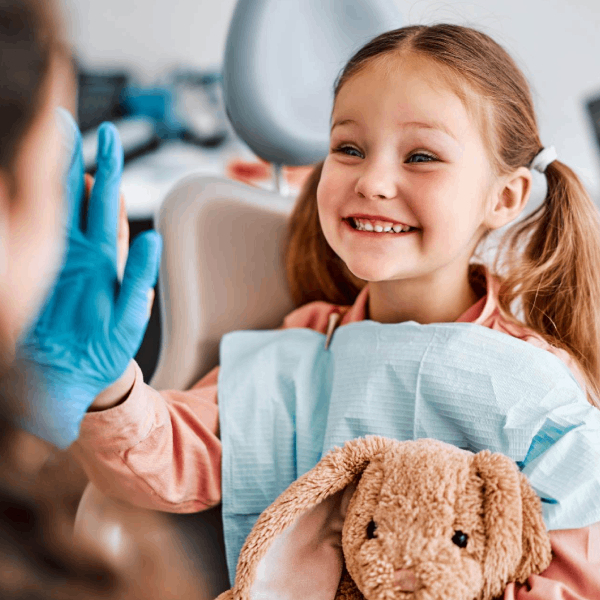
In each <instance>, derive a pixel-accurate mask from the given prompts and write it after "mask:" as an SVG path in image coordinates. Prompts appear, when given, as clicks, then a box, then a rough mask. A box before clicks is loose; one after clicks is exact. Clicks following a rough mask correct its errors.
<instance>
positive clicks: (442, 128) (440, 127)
mask: <svg viewBox="0 0 600 600" xmlns="http://www.w3.org/2000/svg"><path fill="white" fill-rule="evenodd" d="M349 124H353V125H357V122H356V121H355V120H354V119H341V120H339V121H335V123H334V124H333V125H332V126H331V129H330V133H331V132H332V131H333V130H334V129H335V128H336V127H341V126H342V125H349ZM400 126H401V127H417V128H419V129H437V130H438V131H441V132H442V133H445V134H446V135H448V136H450V137H451V138H452V139H453V140H455V141H458V140H457V139H456V136H455V135H454V134H453V133H452V131H450V129H448V127H446V125H444V123H441V122H440V121H432V122H431V123H424V122H421V121H410V122H409V123H402V124H401V125H400Z"/></svg>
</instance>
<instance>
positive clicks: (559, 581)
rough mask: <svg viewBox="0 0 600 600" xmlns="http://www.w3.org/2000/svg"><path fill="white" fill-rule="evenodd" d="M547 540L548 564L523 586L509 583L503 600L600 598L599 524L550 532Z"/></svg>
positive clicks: (588, 599)
mask: <svg viewBox="0 0 600 600" xmlns="http://www.w3.org/2000/svg"><path fill="white" fill-rule="evenodd" d="M550 540H551V542H552V553H553V558H552V562H551V563H550V566H549V567H548V568H547V569H546V570H545V571H544V572H543V573H542V574H541V575H533V576H531V577H530V578H529V579H528V580H527V583H526V584H525V585H515V584H514V583H511V584H510V585H509V586H508V587H507V588H506V590H505V592H504V598H503V600H598V599H600V523H596V524H594V525H591V526H590V527H584V528H582V529H565V530H562V531H551V532H550Z"/></svg>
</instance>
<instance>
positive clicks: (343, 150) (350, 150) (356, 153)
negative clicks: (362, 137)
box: [334, 146, 363, 158]
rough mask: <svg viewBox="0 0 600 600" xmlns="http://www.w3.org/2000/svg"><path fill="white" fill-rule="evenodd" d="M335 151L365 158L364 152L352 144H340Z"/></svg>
mask: <svg viewBox="0 0 600 600" xmlns="http://www.w3.org/2000/svg"><path fill="white" fill-rule="evenodd" d="M334 152H338V153H339V154H345V155H346V156H357V157H358V158H363V155H362V153H361V152H360V151H359V150H357V149H356V148H354V147H352V146H338V147H337V148H336V149H335V150H334Z"/></svg>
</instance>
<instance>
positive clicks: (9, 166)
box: [0, 0, 66, 196]
mask: <svg viewBox="0 0 600 600" xmlns="http://www.w3.org/2000/svg"><path fill="white" fill-rule="evenodd" d="M54 4H55V3H54V0H43V1H39V0H0V55H1V56H2V69H1V70H0V170H1V171H2V172H3V173H4V175H5V176H6V177H7V180H8V182H9V183H10V185H11V186H12V188H13V189H12V190H11V192H12V193H13V196H14V194H15V193H16V185H17V182H16V180H15V179H14V176H13V173H14V166H15V165H14V163H15V160H16V157H17V156H18V155H19V151H20V147H21V143H22V141H23V138H24V137H25V136H26V134H27V132H28V131H29V129H30V127H31V126H32V125H33V123H34V121H35V118H36V116H37V115H38V114H39V112H40V111H41V108H42V107H43V105H44V102H45V101H46V94H47V88H48V86H49V83H50V70H51V63H52V59H53V58H54V56H55V55H57V54H58V53H64V52H66V46H65V44H64V42H63V38H62V32H61V29H60V22H59V19H58V18H57V16H56V12H55V10H53V7H54Z"/></svg>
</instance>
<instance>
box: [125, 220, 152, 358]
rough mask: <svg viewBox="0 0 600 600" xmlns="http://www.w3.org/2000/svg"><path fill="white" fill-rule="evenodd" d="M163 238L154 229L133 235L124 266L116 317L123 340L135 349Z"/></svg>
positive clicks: (140, 332)
mask: <svg viewBox="0 0 600 600" xmlns="http://www.w3.org/2000/svg"><path fill="white" fill-rule="evenodd" d="M161 251H162V239H161V237H160V235H159V234H158V233H157V232H156V231H146V232H144V233H141V234H140V235H138V236H136V238H135V240H134V241H133V244H131V248H130V249H129V257H128V259H127V264H126V266H125V274H124V275H123V282H122V284H121V289H120V291H119V296H118V298H117V303H116V305H115V320H116V324H117V328H118V330H119V332H120V334H121V336H122V339H124V340H128V343H130V344H131V345H132V346H133V350H134V353H135V352H137V350H138V348H139V344H140V343H141V341H142V337H143V335H144V331H145V330H146V325H147V323H148V300H149V294H148V292H149V291H150V290H151V289H152V288H153V287H154V286H155V285H156V279H157V277H158V266H159V263H160V255H161Z"/></svg>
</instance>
